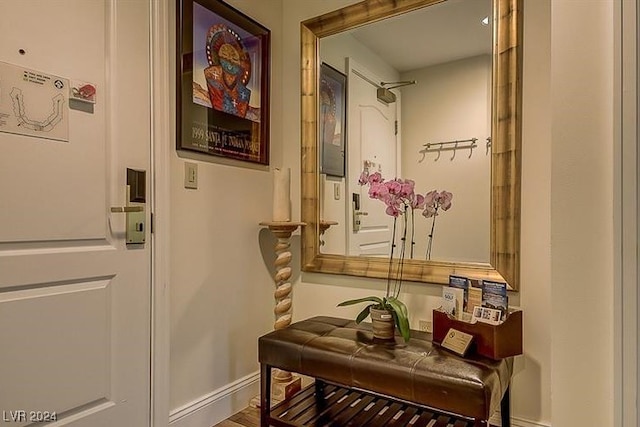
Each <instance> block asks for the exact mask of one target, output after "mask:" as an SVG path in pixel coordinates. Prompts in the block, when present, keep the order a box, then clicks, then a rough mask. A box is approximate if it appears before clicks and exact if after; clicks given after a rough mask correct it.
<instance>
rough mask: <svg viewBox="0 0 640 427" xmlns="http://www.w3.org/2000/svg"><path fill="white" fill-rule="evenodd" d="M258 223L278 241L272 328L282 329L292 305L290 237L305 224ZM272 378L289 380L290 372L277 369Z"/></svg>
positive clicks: (289, 316)
mask: <svg viewBox="0 0 640 427" xmlns="http://www.w3.org/2000/svg"><path fill="white" fill-rule="evenodd" d="M260 225H264V226H267V227H269V230H271V232H272V233H273V234H274V235H275V236H276V237H277V238H278V242H277V243H276V245H275V248H274V249H275V252H276V260H275V262H274V265H275V267H276V272H275V275H274V281H275V285H276V290H275V292H274V294H273V296H274V298H275V302H276V305H275V308H274V309H273V312H274V313H275V316H276V320H275V323H274V325H273V328H274V329H276V330H277V329H283V328H286V327H287V326H289V325H290V324H291V307H292V305H293V303H292V299H291V291H292V286H291V282H290V281H289V279H291V267H290V265H289V264H290V263H291V258H292V255H291V251H289V247H290V246H291V243H290V239H291V234H292V233H293V232H294V231H296V229H297V228H298V227H300V226H303V225H306V224H305V223H304V222H291V221H286V222H285V221H282V222H281V221H272V222H261V223H260ZM273 377H274V380H277V381H283V382H286V381H290V380H291V378H292V377H291V373H290V372H286V371H277V372H276V373H274V375H273Z"/></svg>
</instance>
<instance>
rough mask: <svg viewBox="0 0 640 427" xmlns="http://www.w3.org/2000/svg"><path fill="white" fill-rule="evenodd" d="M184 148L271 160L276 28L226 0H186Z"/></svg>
mask: <svg viewBox="0 0 640 427" xmlns="http://www.w3.org/2000/svg"><path fill="white" fill-rule="evenodd" d="M176 17H177V19H176V21H177V22H176V42H177V46H176V67H177V71H176V72H177V75H176V104H177V105H176V133H177V135H176V136H177V138H176V148H177V149H179V150H189V151H196V152H199V153H204V154H208V155H213V156H222V157H227V158H231V159H236V160H243V161H247V162H252V163H258V164H262V165H268V164H269V82H270V40H271V32H270V30H269V29H267V28H266V27H264V26H263V25H261V24H259V23H258V22H256V21H255V20H253V19H252V18H250V17H248V16H246V15H244V14H243V13H241V12H240V11H238V10H236V9H234V8H233V7H231V6H229V5H227V4H226V3H224V2H222V1H219V0H178V1H177V13H176Z"/></svg>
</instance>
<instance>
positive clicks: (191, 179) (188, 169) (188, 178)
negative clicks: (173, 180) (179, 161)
mask: <svg viewBox="0 0 640 427" xmlns="http://www.w3.org/2000/svg"><path fill="white" fill-rule="evenodd" d="M184 188H196V189H197V188H198V164H197V163H189V162H185V164H184Z"/></svg>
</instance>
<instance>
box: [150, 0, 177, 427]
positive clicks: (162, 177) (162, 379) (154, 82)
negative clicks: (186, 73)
mask: <svg viewBox="0 0 640 427" xmlns="http://www.w3.org/2000/svg"><path fill="white" fill-rule="evenodd" d="M148 1H149V4H150V8H151V13H150V18H149V19H150V20H151V25H150V28H151V177H152V179H151V194H153V201H154V203H153V206H152V208H151V209H152V210H151V212H152V215H153V219H152V221H153V223H152V227H153V239H152V240H151V241H152V247H151V252H152V258H151V266H152V267H151V390H150V391H151V417H150V420H151V426H153V427H164V426H168V425H169V412H170V410H171V408H170V400H169V390H170V389H169V376H170V369H169V353H170V341H169V338H170V323H169V314H170V305H169V304H170V299H169V296H170V293H169V278H170V276H169V257H170V251H169V248H170V244H169V231H170V230H169V223H170V222H169V220H170V195H169V191H170V178H171V170H170V166H171V154H172V147H173V145H172V143H171V141H172V136H173V135H172V133H171V123H172V122H173V120H172V117H173V116H172V114H171V112H172V108H171V99H172V97H171V89H170V88H172V87H173V84H175V80H174V78H173V76H172V72H171V71H172V70H173V69H174V68H175V67H172V64H174V60H173V58H172V55H171V52H173V50H172V49H171V48H170V46H174V45H175V30H167V29H172V28H174V27H175V26H174V25H173V23H174V22H175V19H171V18H172V17H174V18H175V2H174V1H155V0H148Z"/></svg>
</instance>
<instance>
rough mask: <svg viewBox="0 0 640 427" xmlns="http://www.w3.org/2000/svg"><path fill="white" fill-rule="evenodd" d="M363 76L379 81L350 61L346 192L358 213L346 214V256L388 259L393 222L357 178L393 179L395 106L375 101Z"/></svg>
mask: <svg viewBox="0 0 640 427" xmlns="http://www.w3.org/2000/svg"><path fill="white" fill-rule="evenodd" d="M354 71H355V72H354ZM362 76H365V77H366V79H367V80H370V81H380V80H379V79H376V78H375V76H373V75H372V74H371V72H369V71H368V70H367V69H365V68H364V67H362V66H361V65H358V64H357V63H356V62H355V61H352V60H350V61H349V96H348V103H349V117H350V118H351V119H350V122H349V126H348V127H349V174H348V177H349V179H348V182H347V188H348V194H349V198H350V200H352V198H353V195H354V194H358V195H359V199H360V209H359V210H356V209H354V208H353V207H352V209H350V210H349V219H350V221H349V231H348V236H347V238H348V241H349V255H356V256H360V255H362V256H389V253H390V249H391V239H390V237H391V234H392V233H391V227H392V224H393V220H392V219H391V217H389V216H388V215H387V214H386V213H385V206H384V205H383V204H382V202H380V201H379V200H373V199H370V198H369V194H368V191H369V187H368V186H366V185H365V186H360V185H358V178H359V177H360V173H361V172H362V171H363V169H365V168H367V169H368V170H369V173H374V172H380V173H381V174H382V176H383V177H384V178H385V180H390V179H393V178H395V177H396V169H397V141H396V135H395V120H396V104H395V103H392V104H388V105H386V104H384V103H382V102H380V101H378V99H377V96H376V87H375V86H373V85H372V84H371V83H370V82H369V81H367V80H365V78H363V77H362ZM354 215H355V216H356V220H355V221H354V220H353V218H354ZM356 221H359V224H356Z"/></svg>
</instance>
